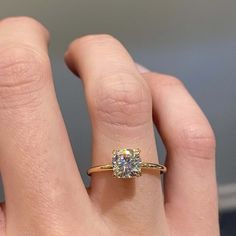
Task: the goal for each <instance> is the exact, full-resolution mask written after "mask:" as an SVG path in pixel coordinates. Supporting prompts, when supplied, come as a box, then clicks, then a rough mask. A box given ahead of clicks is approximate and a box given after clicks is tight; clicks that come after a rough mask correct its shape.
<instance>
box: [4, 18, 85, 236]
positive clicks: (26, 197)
mask: <svg viewBox="0 0 236 236" xmlns="http://www.w3.org/2000/svg"><path fill="white" fill-rule="evenodd" d="M47 41H48V33H47V32H46V30H45V29H44V28H43V27H42V26H41V25H40V24H39V23H37V22H36V21H35V20H33V19H29V18H25V17H20V18H10V19H6V20H3V21H1V22H0V169H1V174H2V178H3V184H4V190H5V196H6V215H7V220H6V222H7V226H6V227H7V229H6V230H7V235H19V234H21V233H22V232H24V235H25V234H26V232H32V233H31V234H30V233H29V234H30V235H36V234H35V233H33V232H34V231H31V230H33V229H35V228H37V230H38V231H37V232H38V234H37V235H50V234H46V232H47V233H49V232H51V231H50V230H51V229H53V228H57V230H60V229H59V228H58V227H59V226H60V225H64V227H68V228H70V230H71V232H72V231H73V230H74V227H75V226H76V227H77V223H78V220H82V218H81V217H84V212H85V208H86V207H87V205H86V204H87V202H88V197H87V195H86V191H85V188H84V186H83V184H82V181H81V179H80V177H79V174H78V171H77V167H76V164H75V161H74V158H73V154H72V150H71V147H70V144H69V141H68V137H67V133H66V130H65V126H64V123H63V119H62V116H61V113H60V110H59V107H58V103H57V100H56V96H55V91H54V87H53V82H52V78H51V69H50V63H49V59H48V56H47ZM52 221H53V223H52ZM73 224H74V225H73ZM16 232H17V233H16ZM20 232H21V233H20ZM40 233H41V234H40ZM21 235H23V234H21Z"/></svg>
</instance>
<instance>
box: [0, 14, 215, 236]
mask: <svg viewBox="0 0 236 236" xmlns="http://www.w3.org/2000/svg"><path fill="white" fill-rule="evenodd" d="M48 40H49V34H48V32H47V30H46V29H45V28H44V27H43V26H42V25H41V24H40V23H38V22H36V21H35V20H33V19H31V18H26V17H18V18H8V19H5V20H2V21H0V171H1V176H2V180H3V185H4V191H5V198H6V199H5V203H3V204H2V205H1V210H0V235H1V236H18V235H20V236H42V235H43V236H60V235H63V236H64V235H65V236H67V235H68V236H71V235H83V236H90V235H91V236H93V235H101V236H108V235H109V236H110V235H114V236H116V235H124V236H126V235H127V236H132V235H142V236H154V235H155V236H189V235H191V236H199V235H201V236H209V235H211V236H218V235H219V227H218V207H217V206H218V203H217V190H216V189H217V188H216V176H215V137H214V133H213V131H212V128H211V126H210V124H209V123H208V121H207V119H206V117H205V116H204V114H203V113H202V111H201V109H200V108H199V107H198V105H197V104H196V102H195V101H194V100H193V98H192V97H191V95H190V94H189V93H188V91H187V90H186V88H185V87H184V85H183V84H182V82H180V80H178V79H176V78H174V77H172V76H169V75H163V74H159V73H156V72H151V71H148V70H147V69H145V68H141V67H137V65H136V64H135V63H134V61H133V60H132V58H131V56H130V55H129V54H128V52H127V51H126V49H125V48H124V47H123V46H122V45H121V43H119V41H118V40H116V39H115V38H113V37H112V36H109V35H90V36H85V37H82V38H79V39H76V40H75V41H74V42H72V43H71V44H70V46H69V48H68V50H67V52H66V54H65V61H66V63H67V65H68V67H69V68H70V69H71V70H72V71H73V72H74V73H75V74H77V75H79V76H80V78H81V79H82V81H83V85H84V90H85V95H86V99H87V104H88V109H89V113H90V117H91V123H92V128H93V147H92V149H93V156H92V162H93V163H92V164H93V165H97V164H103V163H110V162H111V152H112V150H113V149H118V148H122V147H124V146H125V147H130V148H137V147H138V148H140V149H141V156H142V158H143V160H145V161H150V162H157V161H158V154H157V153H158V152H157V148H156V144H155V138H154V131H153V122H154V123H155V125H156V127H157V129H158V132H159V133H160V135H161V137H162V140H163V142H164V144H165V146H166V149H167V163H166V165H167V168H168V172H167V173H166V174H165V175H164V183H163V188H162V186H161V181H160V175H159V174H158V173H150V172H149V173H148V172H147V173H143V175H142V177H140V178H136V179H132V180H117V179H114V178H112V177H111V173H98V174H94V175H92V178H91V186H90V188H89V189H86V188H85V186H84V184H83V182H82V179H81V177H80V174H79V171H78V169H77V166H76V163H75V159H74V156H73V152H72V149H71V145H70V142H69V139H68V135H67V132H66V129H65V125H64V122H63V119H62V115H61V112H60V109H59V106H58V102H57V99H56V95H55V90H54V85H53V80H52V73H51V67H50V61H49V58H48V54H47V45H48ZM80 158H83V157H80Z"/></svg>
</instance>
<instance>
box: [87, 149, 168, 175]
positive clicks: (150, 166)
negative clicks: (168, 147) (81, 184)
mask: <svg viewBox="0 0 236 236" xmlns="http://www.w3.org/2000/svg"><path fill="white" fill-rule="evenodd" d="M140 152H141V151H140V149H138V148H137V149H128V148H123V149H118V150H113V152H112V164H105V165H99V166H92V167H90V168H89V169H88V171H87V174H88V175H91V174H93V173H96V172H104V171H113V177H115V178H123V179H127V178H133V177H139V176H141V175H142V170H155V171H158V172H159V173H161V174H162V173H165V172H166V171H167V168H166V167H165V166H163V165H160V164H158V163H149V162H143V161H142V159H141V157H140Z"/></svg>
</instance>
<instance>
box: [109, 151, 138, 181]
mask: <svg viewBox="0 0 236 236" xmlns="http://www.w3.org/2000/svg"><path fill="white" fill-rule="evenodd" d="M112 165H113V173H114V176H115V177H117V178H132V177H135V176H140V175H141V158H140V154H139V151H138V150H133V149H121V150H117V151H115V152H114V155H113V158H112Z"/></svg>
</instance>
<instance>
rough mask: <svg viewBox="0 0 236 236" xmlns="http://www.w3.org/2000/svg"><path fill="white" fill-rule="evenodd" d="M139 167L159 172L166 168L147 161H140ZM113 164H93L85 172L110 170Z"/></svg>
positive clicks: (89, 173)
mask: <svg viewBox="0 0 236 236" xmlns="http://www.w3.org/2000/svg"><path fill="white" fill-rule="evenodd" d="M141 168H142V169H146V170H147V169H148V170H150V169H151V170H157V171H159V172H160V173H161V174H163V173H165V172H166V171H167V168H166V167H165V166H163V165H160V164H157V163H149V162H142V163H141ZM112 170H113V166H112V165H110V164H107V165H99V166H93V167H91V168H89V169H88V171H87V174H88V175H89V176H90V175H91V174H93V173H97V172H104V171H112Z"/></svg>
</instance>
